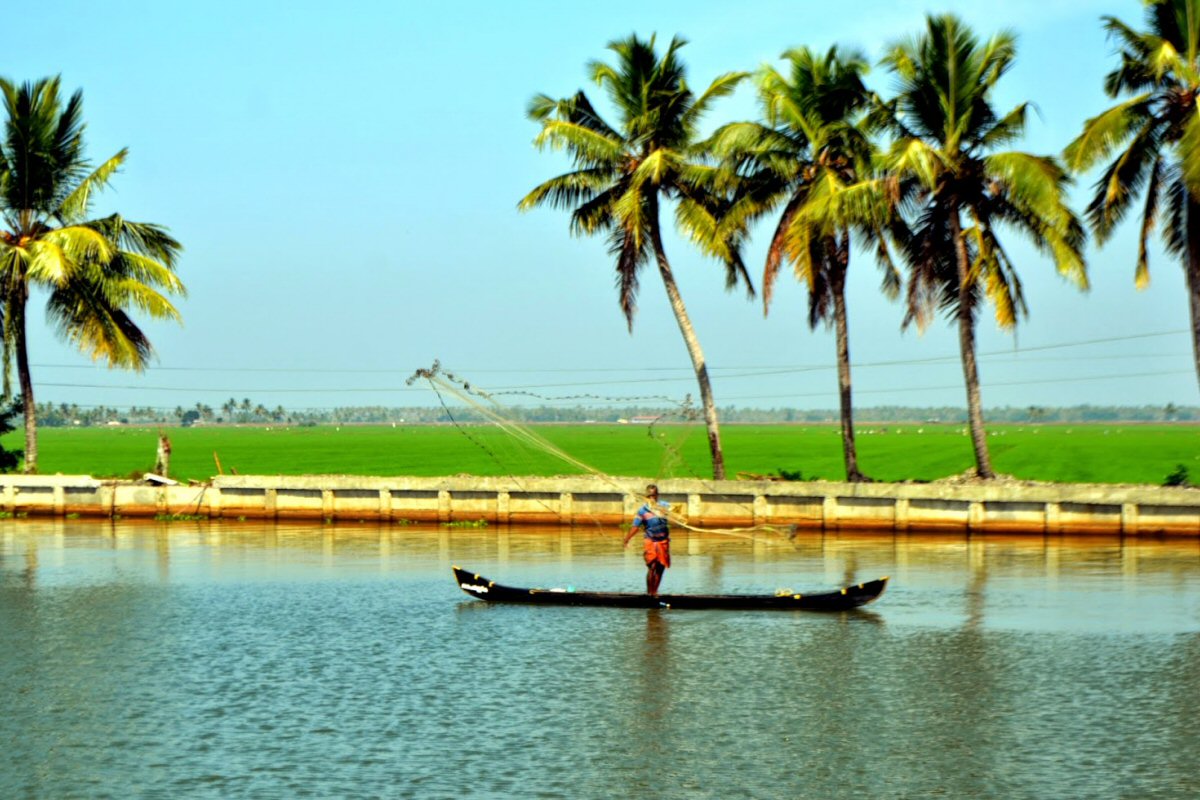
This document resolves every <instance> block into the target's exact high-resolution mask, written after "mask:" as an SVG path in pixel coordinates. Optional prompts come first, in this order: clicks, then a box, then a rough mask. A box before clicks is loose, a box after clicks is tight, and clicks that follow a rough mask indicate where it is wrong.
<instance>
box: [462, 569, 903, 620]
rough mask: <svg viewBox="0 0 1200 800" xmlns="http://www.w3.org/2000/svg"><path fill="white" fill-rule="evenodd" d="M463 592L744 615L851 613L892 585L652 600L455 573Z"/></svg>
mask: <svg viewBox="0 0 1200 800" xmlns="http://www.w3.org/2000/svg"><path fill="white" fill-rule="evenodd" d="M454 579H455V580H456V581H457V582H458V588H460V589H462V590H463V591H464V592H466V593H467V594H469V595H471V596H472V597H476V598H478V599H480V600H486V601H487V602H489V603H532V604H534V605H547V606H610V607H615V608H689V609H700V608H724V609H734V610H742V611H757V610H771V611H789V610H791V611H847V610H849V609H852V608H858V607H859V606H862V605H866V604H867V603H870V602H871V601H872V600H875V599H876V598H878V597H879V595H881V594H883V590H884V588H885V587H886V586H887V582H888V579H887V578H880V579H879V580H874V581H867V582H866V583H859V584H855V585H852V586H847V587H845V588H843V589H839V590H837V591H833V592H821V593H816V594H802V593H792V592H781V593H779V594H773V595H772V594H660V595H658V596H657V597H651V596H650V595H648V594H635V593H632V592H576V591H572V590H569V589H520V588H517V587H513V586H503V585H501V584H499V583H496V582H495V581H491V580H488V579H487V578H484V577H482V576H481V575H479V573H476V572H469V571H468V570H465V569H462V568H460V567H454Z"/></svg>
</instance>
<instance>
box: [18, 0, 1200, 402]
mask: <svg viewBox="0 0 1200 800" xmlns="http://www.w3.org/2000/svg"><path fill="white" fill-rule="evenodd" d="M927 11H934V12H940V11H953V12H956V13H958V14H960V15H961V16H963V17H964V18H966V19H967V20H968V21H969V22H970V23H971V24H972V25H974V26H975V28H976V30H977V31H978V32H980V33H981V34H985V35H989V34H991V33H992V32H994V31H996V30H997V29H999V28H1002V27H1007V28H1010V29H1012V30H1014V31H1016V32H1017V34H1018V36H1019V50H1018V60H1017V64H1016V66H1015V68H1014V69H1013V70H1012V72H1011V73H1010V74H1009V75H1008V76H1007V77H1006V78H1005V79H1004V80H1003V81H1002V83H1001V93H1000V96H999V97H998V104H999V105H1001V106H1003V107H1004V108H1006V109H1007V108H1008V107H1011V106H1012V105H1014V104H1016V103H1017V102H1020V101H1022V100H1025V99H1029V100H1032V101H1033V102H1034V103H1036V105H1037V107H1038V114H1037V115H1035V116H1033V117H1032V118H1031V121H1030V124H1029V135H1028V137H1027V139H1026V141H1025V142H1024V144H1023V145H1022V147H1023V149H1027V150H1031V151H1035V152H1058V151H1059V150H1060V149H1061V148H1062V147H1063V146H1064V145H1065V144H1066V143H1067V142H1068V141H1069V140H1070V139H1071V138H1072V137H1073V136H1074V135H1075V133H1076V132H1077V131H1078V129H1079V126H1080V125H1081V123H1082V122H1083V120H1084V119H1086V118H1087V117H1089V116H1091V115H1093V114H1095V113H1097V112H1098V111H1100V110H1101V109H1102V108H1104V107H1105V104H1106V102H1107V101H1106V98H1105V97H1104V95H1103V93H1102V91H1101V79H1102V76H1103V75H1104V74H1105V72H1106V71H1107V70H1108V69H1109V68H1110V67H1111V66H1112V64H1113V56H1112V49H1111V46H1110V44H1109V43H1108V42H1107V41H1106V40H1105V37H1104V34H1103V31H1102V30H1101V25H1100V19H1099V18H1100V16H1101V15H1102V14H1115V15H1117V16H1119V17H1121V18H1122V19H1124V20H1126V21H1127V22H1130V23H1139V24H1140V22H1141V15H1142V7H1141V3H1140V2H1137V0H1121V1H1120V2H1117V1H1115V0H1113V1H1109V2H1100V1H1098V0H1004V2H994V3H981V2H976V1H975V0H971V1H970V2H943V3H940V4H937V5H929V4H926V3H918V2H903V1H900V0H880V1H876V0H869V1H867V0H847V2H842V3H818V2H798V1H797V0H792V2H774V1H770V2H768V1H759V0H749V1H748V2H743V3H729V2H705V1H704V0H689V2H675V1H673V0H672V1H670V2H653V3H647V2H642V1H638V2H625V1H624V0H618V1H617V2H609V3H605V4H602V5H595V4H579V3H558V2H549V1H547V2H513V3H496V2H462V1H461V0H460V1H459V2H447V3H395V2H382V1H381V2H349V3H330V2H325V3H316V2H288V3H282V2H275V3H272V2H253V3H245V2H225V1H224V0H219V1H214V2H203V3H201V2H180V3H163V2H157V1H156V2H129V1H128V0H115V1H114V2H110V3H94V2H60V3H55V4H51V5H49V6H46V7H45V8H41V9H39V11H38V12H37V14H36V16H35V19H34V20H33V21H32V23H31V24H30V25H29V26H28V27H20V28H18V29H17V30H15V31H14V35H11V36H9V37H7V38H6V40H5V48H4V50H5V58H4V59H3V62H2V65H0V72H2V73H3V74H4V75H6V76H7V77H9V78H10V79H14V80H29V79H35V78H38V77H42V76H46V75H52V74H61V76H62V78H63V81H64V84H65V86H66V87H67V88H68V89H69V90H74V89H77V88H78V89H82V90H83V93H84V103H85V106H84V108H85V116H86V118H87V120H88V143H89V154H90V156H91V157H92V158H93V159H94V160H97V161H98V160H100V159H103V158H106V157H108V156H109V155H111V154H112V153H113V152H115V151H116V150H118V149H119V148H121V147H123V146H128V147H129V148H130V151H131V155H130V158H129V160H128V165H127V167H126V169H125V171H124V173H122V174H121V175H118V176H117V178H116V179H115V181H114V185H113V186H114V188H113V189H112V190H110V191H109V192H108V193H106V194H105V195H104V196H103V197H102V198H101V199H100V201H99V204H98V207H97V213H107V212H109V211H113V210H117V211H120V212H121V213H123V214H124V215H125V216H127V217H129V218H131V219H139V220H146V221H154V222H160V223H163V224H165V225H167V226H169V227H170V228H171V230H172V231H173V232H174V233H175V234H176V236H177V237H178V238H179V239H180V240H182V242H183V243H184V245H185V247H186V253H185V255H184V257H183V260H182V263H181V265H180V272H181V275H182V277H183V279H184V281H185V282H186V284H187V286H188V287H189V290H190V294H189V296H188V297H187V298H186V299H184V300H183V301H181V303H180V307H181V310H182V313H183V316H184V319H185V325H184V326H183V327H182V328H180V327H177V326H173V325H159V324H152V325H150V326H149V328H148V330H149V332H150V334H151V338H152V340H153V342H154V344H155V346H156V350H157V353H158V360H157V362H156V364H155V366H153V367H152V368H151V369H150V370H148V371H147V372H146V373H144V374H142V375H138V374H132V373H125V372H110V371H109V370H107V369H106V368H104V367H100V366H94V365H91V364H90V362H89V361H88V360H87V359H86V358H85V357H84V356H82V355H80V354H78V353H76V352H74V351H72V350H71V349H70V348H68V347H67V346H65V345H63V344H61V343H60V342H58V341H57V340H56V339H55V338H54V334H53V333H52V331H51V330H50V329H49V327H48V326H47V325H45V324H44V321H43V316H42V313H41V310H40V308H37V309H34V310H33V313H32V314H31V323H32V331H31V334H32V335H31V345H30V347H31V358H32V361H33V363H34V365H35V367H34V379H35V382H36V384H37V391H38V399H39V400H52V401H55V402H76V403H80V404H85V405H99V404H106V405H110V406H113V405H116V406H120V407H127V406H129V405H130V404H137V405H153V406H161V407H169V408H170V407H174V406H175V405H177V404H182V405H184V406H190V405H192V404H194V403H195V402H197V401H203V402H206V403H208V404H210V405H213V406H219V405H220V404H221V403H222V402H223V401H224V400H226V399H227V398H229V397H230V396H233V397H236V398H237V399H238V400H241V399H242V398H243V397H249V398H250V399H251V400H252V401H254V402H255V403H259V402H261V403H263V404H265V405H267V406H268V407H274V406H275V405H277V404H282V405H284V406H286V407H289V408H309V407H320V408H325V407H332V406H338V405H375V404H378V405H387V406H402V405H428V404H432V403H433V402H434V398H433V397H432V395H431V394H430V393H429V392H428V391H424V390H420V389H415V390H414V389H409V388H407V387H406V386H405V383H404V378H405V377H407V376H408V375H409V374H411V373H412V371H413V370H414V369H415V368H417V367H423V366H428V365H429V364H430V363H431V362H432V361H433V360H434V359H435V358H439V359H441V361H442V362H443V363H444V364H445V365H447V366H448V367H450V368H452V369H454V370H455V371H457V372H458V373H460V374H462V375H464V376H466V377H468V378H470V379H471V380H472V382H473V383H475V384H477V385H482V386H485V387H490V388H500V387H522V388H531V389H532V390H533V391H536V392H540V393H542V394H544V395H548V396H556V395H572V394H580V393H589V394H594V395H599V396H606V397H612V396H616V397H626V396H640V395H664V396H668V397H671V398H676V399H678V398H682V397H683V396H684V395H685V394H687V393H689V392H691V393H694V380H693V379H692V377H691V371H690V369H689V366H688V361H687V355H686V352H685V350H684V347H683V344H682V342H681V340H680V337H679V333H678V330H677V328H676V325H675V322H674V319H673V318H672V316H671V314H670V311H669V308H668V306H667V302H666V298H665V295H664V292H663V289H662V286H661V283H660V282H659V281H658V279H657V275H656V274H655V273H654V272H653V271H647V272H646V273H645V275H644V279H643V283H642V292H641V296H640V301H639V312H638V316H637V319H636V322H635V325H634V330H633V333H632V335H630V334H629V333H628V332H627V331H626V328H625V322H624V319H623V318H622V316H621V313H620V310H619V308H618V306H617V302H616V292H615V290H614V286H613V265H612V262H611V260H610V258H609V257H608V255H607V254H606V252H605V245H604V242H603V241H602V240H598V239H597V240H587V239H575V238H572V237H571V236H570V235H569V233H568V226H567V216H566V214H565V213H563V212H556V211H553V210H548V209H547V210H539V211H535V212H533V213H530V214H519V213H518V212H517V211H516V203H517V201H518V200H519V199H520V198H521V197H522V196H523V195H524V194H525V193H526V192H527V191H528V190H529V189H530V188H532V187H533V186H534V185H536V184H537V183H539V182H541V181H542V180H545V179H546V178H548V177H550V176H551V175H553V174H556V173H557V172H561V171H563V170H564V169H565V168H566V167H567V164H566V162H565V161H564V160H563V159H562V157H561V156H559V155H557V154H553V153H539V152H537V151H536V150H535V149H534V148H533V146H532V143H531V142H532V138H533V136H534V134H535V133H536V128H535V126H534V125H533V124H532V123H531V122H529V121H528V120H527V119H526V118H525V115H524V108H525V105H526V103H527V101H528V99H529V98H530V96H531V95H533V94H534V93H537V92H546V93H548V94H551V95H555V96H563V95H567V94H570V93H572V92H574V91H575V90H577V89H579V88H586V89H587V90H588V91H589V94H591V95H592V96H593V98H594V99H596V100H597V101H598V102H600V98H601V95H600V94H599V93H598V92H597V91H596V87H594V86H590V85H588V84H587V83H586V82H585V81H586V76H585V64H586V63H587V62H588V61H589V60H591V59H595V58H600V57H604V56H605V55H606V53H607V51H606V50H605V49H604V48H605V45H606V44H607V43H608V42H609V41H611V40H612V39H614V38H617V37H622V36H626V35H628V34H629V33H631V32H637V33H639V34H640V35H644V36H645V35H649V34H651V33H655V32H657V34H658V35H659V37H660V39H661V40H668V39H669V38H670V37H671V36H672V35H674V34H680V35H682V36H684V37H685V38H687V39H688V40H689V42H690V44H688V46H687V47H686V48H685V49H684V50H683V56H684V59H685V61H686V63H687V65H688V67H689V72H690V76H691V81H692V83H693V85H696V86H701V85H707V83H708V82H709V81H710V80H712V79H713V78H714V77H716V76H717V75H718V74H720V73H723V72H726V71H731V70H743V69H744V70H752V69H754V68H756V67H757V66H759V65H761V64H763V63H767V62H776V61H777V60H778V57H779V54H780V53H781V52H783V51H784V50H785V49H787V48H789V47H793V46H797V45H801V44H806V45H810V46H814V47H819V48H824V47H827V46H828V45H830V44H833V43H835V42H838V43H842V44H844V45H851V46H857V47H859V48H861V49H863V50H864V51H865V52H866V53H867V54H868V55H869V56H870V57H871V59H872V60H875V59H877V58H878V56H879V55H880V54H881V52H882V50H883V48H884V46H885V45H886V44H887V43H889V42H891V41H894V40H895V39H896V38H897V37H901V36H907V35H909V34H912V33H915V32H916V31H917V30H918V29H919V28H920V26H921V24H922V20H923V15H924V13H926V12H927ZM870 81H871V83H872V85H873V86H874V87H876V88H878V89H880V90H882V91H884V92H885V93H886V92H887V91H889V88H890V80H889V76H888V75H887V74H886V72H884V71H883V70H881V69H877V70H875V71H873V72H872V74H871V76H870ZM601 107H602V108H604V106H603V105H602V106H601ZM755 115H756V108H755V104H754V98H753V95H752V92H751V91H750V89H749V87H746V88H744V89H742V90H740V91H739V93H738V94H737V95H736V96H735V97H733V98H730V99H729V100H728V101H727V102H725V103H723V104H719V105H718V106H717V107H716V109H715V112H714V114H713V115H712V117H711V118H710V119H709V120H708V122H709V123H710V124H711V125H712V126H716V125H718V124H721V123H724V122H727V121H732V120H734V119H740V118H750V117H754V116H755ZM1090 183H1091V180H1088V179H1085V180H1083V181H1081V184H1080V186H1078V187H1077V188H1076V190H1075V196H1076V198H1077V203H1076V205H1077V207H1082V205H1083V202H1084V201H1083V197H1084V195H1085V193H1086V190H1087V188H1088V186H1090ZM1134 235H1135V226H1134V225H1132V224H1128V223H1127V224H1126V225H1125V226H1124V227H1123V228H1122V230H1121V231H1120V233H1119V235H1118V236H1117V237H1116V239H1115V241H1113V242H1112V243H1110V244H1109V245H1108V246H1107V247H1106V248H1105V249H1104V250H1102V251H1099V252H1097V251H1096V250H1095V249H1092V250H1091V251H1090V258H1089V266H1090V271H1091V279H1092V285H1093V288H1092V290H1091V292H1090V293H1088V294H1086V295H1084V294H1080V293H1079V292H1077V291H1076V290H1075V289H1074V288H1072V287H1071V286H1069V285H1068V284H1067V283H1066V282H1065V281H1063V280H1062V279H1060V278H1059V277H1058V276H1057V275H1056V274H1055V272H1054V270H1053V267H1052V265H1051V264H1050V263H1048V262H1047V261H1045V260H1044V259H1042V258H1041V257H1039V256H1037V255H1036V254H1035V253H1033V252H1032V251H1031V250H1030V249H1029V248H1027V247H1025V246H1024V245H1021V244H1017V243H1015V240H1014V243H1013V244H1012V245H1011V247H1012V251H1013V252H1014V254H1016V256H1017V264H1018V269H1019V272H1020V274H1021V276H1022V277H1023V280H1024V282H1025V286H1026V292H1027V297H1028V301H1029V306H1030V311H1031V315H1030V317H1029V319H1028V320H1026V321H1025V322H1023V323H1022V325H1021V326H1020V328H1019V329H1018V332H1017V335H1016V336H1015V337H1014V336H1012V335H1011V334H1007V333H1004V332H1001V331H999V330H998V329H997V327H996V325H995V323H994V322H993V321H992V319H991V317H990V316H988V317H985V318H983V319H982V321H981V324H980V326H979V331H980V335H979V349H980V352H981V354H982V355H983V358H982V361H981V371H982V377H983V391H984V395H983V396H984V403H985V406H988V407H991V406H1003V405H1014V406H1022V407H1024V406H1029V405H1035V404H1036V405H1066V404H1076V403H1085V402H1091V403H1101V404H1108V403H1119V404H1155V405H1161V404H1165V403H1168V402H1174V403H1177V404H1189V405H1190V404H1196V403H1198V402H1200V393H1198V392H1197V386H1196V378H1195V374H1194V372H1193V371H1192V367H1191V364H1192V361H1191V353H1190V347H1189V339H1188V337H1187V335H1186V333H1185V331H1186V327H1187V306H1186V298H1185V296H1184V293H1183V277H1182V271H1181V270H1180V268H1179V266H1178V265H1177V264H1176V263H1174V262H1172V261H1170V260H1168V259H1167V258H1166V257H1165V256H1164V255H1163V254H1162V253H1161V249H1160V248H1157V247H1156V249H1155V251H1154V255H1153V259H1152V262H1151V275H1152V284H1151V286H1150V288H1149V289H1148V290H1146V291H1143V292H1136V291H1135V290H1134V287H1133V261H1134V254H1135V251H1136V246H1135V241H1134ZM765 239H766V234H765V231H764V232H763V233H762V234H760V235H759V236H758V237H757V238H756V240H755V241H754V242H752V244H751V247H750V249H749V251H748V253H747V260H748V262H749V263H750V264H751V265H752V273H753V274H756V276H759V275H761V260H762V257H763V253H764V247H765ZM667 247H668V252H669V255H670V256H671V258H672V260H673V263H674V266H675V269H676V272H677V274H678V276H679V278H680V283H681V287H682V290H683V294H684V298H685V300H686V301H687V302H688V304H689V310H690V311H691V314H692V317H693V321H694V323H695V326H696V329H697V332H698V334H699V337H700V341H701V344H702V345H703V347H704V349H705V352H706V354H707V356H708V359H709V363H710V365H711V367H712V369H713V372H714V376H715V391H716V396H717V401H718V404H720V405H722V406H726V405H737V406H743V407H745V406H757V407H780V406H793V407H799V408H835V407H836V405H837V396H836V393H835V377H834V373H833V369H832V365H833V361H834V352H833V341H832V337H831V335H830V334H828V333H827V332H825V331H824V330H820V331H816V332H811V331H809V330H808V328H807V325H806V324H805V310H806V304H805V298H804V295H803V293H802V291H801V290H800V289H799V287H798V286H796V285H795V282H794V281H793V280H792V279H791V278H790V276H787V275H785V276H783V278H784V280H782V281H781V287H780V290H779V291H778V292H777V295H776V298H775V302H774V304H773V307H772V309H771V313H770V316H769V317H768V318H767V319H765V320H764V319H763V314H762V308H761V305H760V304H759V303H758V302H748V301H747V300H746V299H745V296H744V294H726V293H725V292H724V291H723V282H722V271H721V268H720V267H719V266H718V265H717V264H716V263H714V262H711V261H706V260H704V259H703V258H701V257H700V256H698V255H697V254H695V253H694V252H692V251H691V249H690V248H689V247H688V246H687V245H686V244H685V243H684V242H682V241H680V240H679V239H678V238H677V237H672V238H670V239H668V241H667ZM852 272H853V276H852V279H851V282H850V304H851V305H850V315H851V353H852V356H853V358H854V361H855V362H856V364H857V369H856V372H855V387H856V391H857V396H856V401H857V404H858V405H860V406H869V405H884V404H895V405H960V406H961V405H963V404H964V400H963V390H962V388H961V371H960V368H959V366H958V361H957V345H956V339H955V335H954V332H953V330H952V328H951V326H950V325H949V324H948V323H946V322H945V321H939V322H938V323H936V324H935V325H934V326H933V327H931V328H930V329H929V330H928V331H927V332H926V333H925V334H924V335H918V333H917V332H916V331H915V330H909V331H906V332H903V333H902V332H901V331H900V321H901V317H902V310H901V308H900V306H899V305H897V304H892V303H889V302H887V301H885V300H884V299H883V298H881V297H880V296H879V294H878V290H877V287H878V274H877V272H876V269H875V266H874V264H873V262H872V260H871V259H869V258H859V259H858V261H857V262H856V263H855V264H854V265H853V268H852ZM1157 334H1163V335H1157ZM1098 340H1103V341H1098ZM1085 342H1093V343H1092V344H1079V345H1077V346H1072V347H1051V346H1056V345H1063V344H1073V343H1085ZM1047 347H1049V348H1050V349H1042V348H1047ZM936 359H944V360H943V361H936ZM895 361H918V362H921V363H907V364H901V365H893V366H886V365H884V362H895ZM762 368H774V369H773V370H772V372H774V373H775V374H770V375H767V374H756V370H761V369H762Z"/></svg>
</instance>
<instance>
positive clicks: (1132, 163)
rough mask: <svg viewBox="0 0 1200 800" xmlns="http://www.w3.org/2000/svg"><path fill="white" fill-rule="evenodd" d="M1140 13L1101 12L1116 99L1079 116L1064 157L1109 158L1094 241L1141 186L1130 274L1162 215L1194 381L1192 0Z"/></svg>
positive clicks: (1196, 232) (1199, 179)
mask: <svg viewBox="0 0 1200 800" xmlns="http://www.w3.org/2000/svg"><path fill="white" fill-rule="evenodd" d="M1145 13H1146V17H1145V27H1146V30H1145V31H1135V30H1133V29H1132V28H1130V27H1129V26H1128V25H1126V24H1125V23H1123V22H1121V21H1120V20H1118V19H1116V18H1115V17H1104V26H1105V28H1107V30H1108V33H1109V36H1110V38H1112V39H1113V40H1114V41H1115V42H1116V43H1117V45H1118V47H1119V48H1120V55H1119V58H1120V60H1121V63H1120V65H1119V66H1118V67H1117V68H1116V69H1114V70H1113V71H1112V72H1110V73H1109V74H1108V76H1107V77H1106V78H1105V81H1104V89H1105V91H1106V92H1107V93H1108V96H1109V97H1111V98H1113V99H1119V100H1120V102H1118V103H1117V104H1116V105H1115V106H1113V107H1112V108H1110V109H1108V110H1107V111H1104V112H1103V113H1101V114H1099V115H1097V116H1095V117H1092V118H1091V119H1089V120H1088V121H1087V122H1086V123H1084V126H1083V132H1082V133H1081V134H1080V135H1079V137H1078V138H1077V139H1076V140H1075V141H1073V142H1072V143H1071V144H1070V145H1069V146H1068V147H1067V149H1066V151H1065V153H1064V156H1065V159H1066V163H1067V167H1068V168H1070V169H1072V170H1074V171H1077V172H1084V171H1087V170H1088V169H1090V168H1092V167H1093V166H1095V165H1097V164H1099V163H1101V162H1103V161H1105V160H1107V159H1109V158H1110V157H1112V161H1111V162H1110V163H1109V164H1108V165H1107V166H1106V167H1105V169H1104V172H1103V174H1102V175H1101V176H1100V179H1099V180H1098V181H1096V189H1095V194H1094V196H1093V197H1092V201H1091V203H1089V205H1088V208H1087V220H1088V223H1089V224H1090V226H1091V228H1092V230H1093V231H1094V232H1095V234H1096V239H1097V241H1099V242H1100V243H1101V244H1103V243H1104V242H1106V241H1107V240H1108V238H1109V237H1110V236H1111V235H1112V232H1113V229H1114V228H1116V226H1117V224H1118V223H1119V222H1120V221H1121V220H1122V219H1124V218H1125V215H1126V214H1127V213H1128V211H1129V207H1130V205H1131V204H1132V203H1133V202H1134V201H1135V200H1136V199H1137V196H1138V195H1139V194H1141V193H1143V192H1144V193H1145V200H1144V204H1143V205H1142V209H1141V211H1142V220H1141V230H1140V234H1139V247H1138V255H1137V263H1136V265H1135V268H1134V283H1135V285H1136V286H1137V287H1138V288H1139V289H1142V288H1145V287H1146V286H1147V285H1149V283H1150V259H1149V255H1148V250H1147V241H1148V240H1149V238H1150V236H1151V234H1152V233H1153V232H1154V228H1155V226H1156V225H1159V224H1160V222H1161V225H1162V237H1163V242H1164V243H1165V245H1166V249H1167V252H1168V253H1169V254H1170V255H1172V256H1174V257H1175V258H1178V259H1179V260H1180V261H1181V262H1182V265H1183V273H1184V276H1185V280H1186V283H1187V290H1188V301H1189V308H1190V311H1191V317H1192V352H1193V354H1194V359H1195V362H1196V378H1197V380H1198V381H1200V116H1198V115H1200V108H1198V107H1197V103H1196V98H1197V95H1198V94H1200V0H1149V1H1148V2H1147V3H1146V12H1145Z"/></svg>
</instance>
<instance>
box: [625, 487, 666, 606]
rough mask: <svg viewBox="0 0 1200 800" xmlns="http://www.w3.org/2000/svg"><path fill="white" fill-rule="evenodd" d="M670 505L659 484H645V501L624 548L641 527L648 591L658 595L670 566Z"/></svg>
mask: <svg viewBox="0 0 1200 800" xmlns="http://www.w3.org/2000/svg"><path fill="white" fill-rule="evenodd" d="M669 508H670V505H668V504H667V503H664V502H662V501H661V500H659V499H658V487H657V486H655V485H654V484H653V483H652V484H650V485H649V486H647V487H646V503H645V504H644V505H643V506H642V507H641V508H639V509H638V512H637V516H635V517H634V518H633V527H631V528H630V529H629V533H628V534H627V535H626V536H625V543H624V545H623V546H624V547H628V546H629V540H630V539H632V538H633V537H634V534H636V533H637V531H638V528H641V529H642V539H643V545H644V547H645V550H646V594H648V595H650V596H651V597H654V596H655V595H657V594H658V584H659V583H660V582H661V581H662V576H663V572H664V571H666V569H667V567H669V566H671V529H670V527H668V525H667V510H668V509H669Z"/></svg>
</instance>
